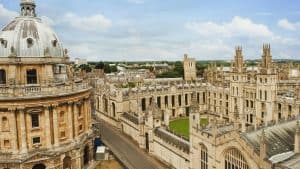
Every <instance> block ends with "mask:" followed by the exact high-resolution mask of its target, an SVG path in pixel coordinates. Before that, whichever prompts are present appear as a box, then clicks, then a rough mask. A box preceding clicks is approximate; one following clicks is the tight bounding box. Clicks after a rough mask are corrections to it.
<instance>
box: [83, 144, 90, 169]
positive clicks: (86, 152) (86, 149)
mask: <svg viewBox="0 0 300 169" xmlns="http://www.w3.org/2000/svg"><path fill="white" fill-rule="evenodd" d="M89 152H90V151H89V146H88V145H86V146H85V147H84V150H83V164H84V165H87V164H89V161H90V155H89Z"/></svg>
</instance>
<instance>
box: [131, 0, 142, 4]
mask: <svg viewBox="0 0 300 169" xmlns="http://www.w3.org/2000/svg"><path fill="white" fill-rule="evenodd" d="M128 2H129V3H134V4H143V3H145V1H144V0H128Z"/></svg>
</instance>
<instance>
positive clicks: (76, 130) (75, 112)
mask: <svg viewBox="0 0 300 169" xmlns="http://www.w3.org/2000/svg"><path fill="white" fill-rule="evenodd" d="M73 106H74V131H75V135H74V137H76V136H77V135H78V106H77V103H74V105H73Z"/></svg>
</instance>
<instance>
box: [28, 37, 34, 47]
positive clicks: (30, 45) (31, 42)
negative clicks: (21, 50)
mask: <svg viewBox="0 0 300 169" xmlns="http://www.w3.org/2000/svg"><path fill="white" fill-rule="evenodd" d="M32 46H33V39H32V38H28V39H27V48H31V47H32Z"/></svg>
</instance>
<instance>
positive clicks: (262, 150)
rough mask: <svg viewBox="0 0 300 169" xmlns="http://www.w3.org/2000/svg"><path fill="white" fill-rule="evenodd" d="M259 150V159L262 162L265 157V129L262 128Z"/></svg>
mask: <svg viewBox="0 0 300 169" xmlns="http://www.w3.org/2000/svg"><path fill="white" fill-rule="evenodd" d="M259 152H260V155H259V156H260V160H261V162H263V161H264V160H265V158H267V140H266V133H265V130H264V129H263V130H262V133H261V138H260V145H259Z"/></svg>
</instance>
